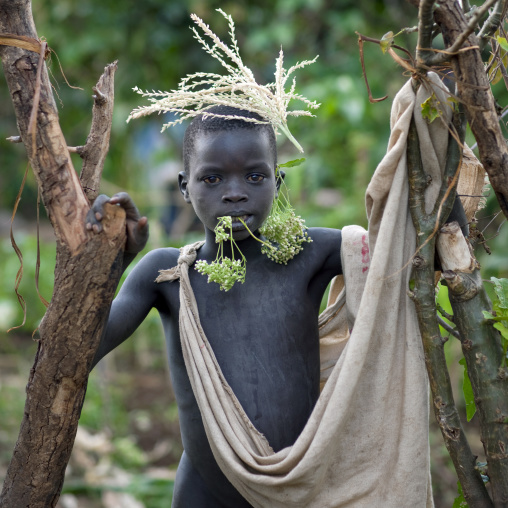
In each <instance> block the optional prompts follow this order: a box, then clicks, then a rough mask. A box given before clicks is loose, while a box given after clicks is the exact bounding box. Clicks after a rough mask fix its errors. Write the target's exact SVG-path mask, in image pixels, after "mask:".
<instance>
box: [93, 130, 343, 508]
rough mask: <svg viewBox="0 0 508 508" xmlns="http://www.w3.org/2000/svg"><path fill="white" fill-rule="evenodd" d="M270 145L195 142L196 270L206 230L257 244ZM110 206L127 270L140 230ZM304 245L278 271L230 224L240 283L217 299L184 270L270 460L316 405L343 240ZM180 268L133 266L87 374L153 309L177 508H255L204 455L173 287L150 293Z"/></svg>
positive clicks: (328, 235)
mask: <svg viewBox="0 0 508 508" xmlns="http://www.w3.org/2000/svg"><path fill="white" fill-rule="evenodd" d="M271 136H274V134H273V129H272V127H271V126H268V125H264V126H260V125H256V124H252V123H247V122H238V121H236V122H235V127H234V128H232V127H231V126H230V125H228V126H227V129H226V130H214V131H212V132H199V133H197V134H196V136H195V138H194V140H193V143H192V145H193V146H192V149H191V151H190V155H189V156H188V157H187V158H188V161H187V162H188V163H187V168H186V171H185V172H183V173H181V174H180V178H179V184H180V189H181V191H182V193H183V196H184V198H185V200H186V201H187V202H188V203H191V204H192V206H193V207H194V210H195V211H196V214H197V216H198V217H199V219H200V220H201V222H202V223H203V224H204V226H205V244H204V245H203V246H202V247H201V249H199V251H198V255H197V259H204V260H206V261H208V262H212V261H214V260H215V258H216V255H217V248H218V244H217V243H215V234H214V232H213V230H214V228H215V226H216V224H217V218H218V217H222V216H225V215H229V216H233V217H235V216H241V217H242V218H243V219H244V220H245V222H246V224H247V226H248V227H249V229H251V231H253V232H255V234H256V235H259V232H258V229H259V227H260V226H261V225H262V224H263V222H264V221H265V219H266V218H267V217H268V215H269V213H270V209H271V206H272V203H273V200H274V197H275V196H276V193H277V190H278V189H277V187H278V185H277V182H276V178H275V168H276V162H277V161H276V157H277V155H276V149H275V141H274V138H271ZM107 200H108V198H107V197H105V196H100V197H99V198H98V199H97V200H96V203H95V204H94V207H93V213H92V214H89V218H88V219H87V221H88V222H87V227H88V229H92V230H94V231H96V232H100V230H101V224H100V220H101V218H102V213H101V207H102V205H103V204H104V202H106V201H107ZM109 202H111V203H116V204H118V205H120V206H123V207H124V208H125V209H126V212H127V223H128V225H127V230H128V241H127V246H126V255H125V261H124V266H126V265H127V264H128V263H129V262H130V261H131V260H132V259H133V257H134V255H135V254H136V253H137V252H139V251H140V250H141V249H142V248H143V247H144V245H145V243H146V239H147V236H148V226H147V221H146V218H144V217H142V218H140V217H139V213H138V211H137V209H136V207H135V206H134V204H133V203H132V201H131V199H130V198H129V196H128V195H127V194H125V193H121V194H118V195H115V196H113V197H112V198H111V199H110V200H109ZM308 233H309V236H310V237H311V238H312V242H311V243H305V244H304V249H303V251H302V252H301V253H299V254H298V255H297V256H296V257H295V258H294V259H293V260H291V261H289V263H288V264H287V265H280V264H277V263H275V262H273V261H271V260H269V259H268V258H267V256H266V255H264V254H262V253H261V244H260V243H259V242H258V241H256V240H254V239H253V238H252V237H251V235H250V234H249V232H248V231H247V230H246V229H245V227H244V226H243V225H242V224H241V222H240V221H239V220H234V222H233V237H234V239H235V241H236V242H237V244H238V246H239V247H240V249H241V250H242V253H243V254H244V256H245V257H246V259H247V275H246V279H245V283H244V284H235V285H234V286H233V288H232V289H231V290H230V291H228V292H224V291H220V289H219V285H218V284H215V283H208V282H207V277H206V276H203V275H201V274H199V273H198V272H197V271H196V270H190V281H191V285H192V288H193V291H194V294H195V296H196V299H197V303H198V308H199V314H200V319H201V324H202V326H203V329H204V331H205V334H206V336H207V338H208V340H209V342H210V344H211V346H212V348H213V351H214V353H215V355H216V357H217V360H218V362H219V365H220V367H221V369H222V371H223V373H224V375H225V377H226V379H227V381H228V383H229V384H230V386H231V388H232V389H233V391H234V393H235V394H236V396H237V397H238V399H239V400H240V402H241V404H242V407H243V408H244V410H245V412H246V413H247V415H248V416H249V418H250V419H251V421H252V423H253V424H254V425H255V426H256V428H257V429H258V430H259V431H260V432H262V433H263V434H264V435H265V436H266V438H267V439H268V442H269V443H270V445H271V446H272V448H273V449H274V450H275V451H278V450H280V449H282V448H284V447H287V446H290V445H292V444H293V443H294V442H295V441H296V439H297V437H298V436H299V434H300V433H301V431H302V429H303V427H304V426H305V424H306V422H307V419H308V417H309V415H310V413H311V412H312V409H313V407H314V405H315V403H316V400H317V398H318V396H319V337H318V324H317V323H318V313H319V307H320V303H321V300H322V297H323V294H324V292H325V289H326V287H327V285H328V283H329V282H330V281H331V279H332V278H333V277H334V276H335V275H337V274H339V273H341V260H340V243H341V233H340V231H339V230H332V229H324V228H311V229H309V230H308ZM227 248H228V247H226V245H225V254H226V255H228V251H227ZM178 256H179V251H178V249H174V248H166V249H157V250H154V251H152V252H150V253H148V254H147V255H146V256H144V257H143V258H142V259H141V260H140V261H139V262H138V264H137V265H136V267H135V268H134V269H133V270H132V272H131V273H130V274H129V276H128V277H127V279H126V281H125V283H124V284H123V286H122V288H121V290H120V292H119V294H118V296H117V298H116V299H115V300H114V302H113V304H112V307H111V311H110V316H109V320H108V324H107V328H106V330H105V333H104V336H103V339H102V341H101V344H100V347H99V350H98V352H97V355H96V358H95V361H94V364H95V363H97V362H98V361H99V360H100V359H101V358H102V357H103V356H104V355H106V354H107V353H108V352H109V351H111V350H112V349H114V348H115V347H116V346H118V345H119V344H120V343H121V342H123V341H124V340H125V339H127V338H128V337H129V336H130V335H131V334H132V332H133V331H134V330H135V329H136V328H137V327H138V326H139V324H140V323H141V322H142V321H143V319H144V318H145V317H146V315H147V314H148V312H149V311H150V309H152V308H156V309H157V310H158V311H159V314H160V316H161V319H162V323H163V327H164V333H165V336H166V344H167V351H168V359H169V367H170V375H171V381H172V385H173V390H174V392H175V396H176V400H177V404H178V410H179V418H180V429H181V434H182V442H183V446H184V453H183V456H182V459H181V461H180V465H179V467H178V471H177V476H176V481H175V489H174V498H173V505H172V506H173V507H174V508H183V507H185V508H194V507H195V508H206V507H231V508H240V507H244V506H245V507H246V506H250V505H249V503H247V501H245V500H244V499H243V498H242V497H241V496H240V494H239V493H238V492H237V491H236V489H234V487H233V486H232V485H231V484H230V482H229V481H228V480H227V479H226V477H225V476H224V475H223V473H222V472H221V470H220V469H219V467H218V465H217V463H216V461H215V459H214V457H213V455H212V451H211V449H210V445H209V444H208V440H207V437H206V434H205V431H204V427H203V423H202V421H201V415H200V412H199V408H198V405H197V402H196V399H195V397H194V394H193V392H192V388H191V385H190V381H189V378H188V375H187V371H186V368H185V364H184V360H183V356H182V349H181V344H180V338H179V329H178V316H179V308H180V302H179V283H178V282H171V283H169V282H165V283H161V284H158V283H156V282H155V279H156V278H157V276H158V275H159V270H161V269H166V268H170V267H172V266H175V265H176V264H177V260H178Z"/></svg>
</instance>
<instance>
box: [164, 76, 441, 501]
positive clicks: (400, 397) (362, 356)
mask: <svg viewBox="0 0 508 508" xmlns="http://www.w3.org/2000/svg"><path fill="white" fill-rule="evenodd" d="M431 83H433V85H432V86H431ZM444 90H445V88H444V86H443V85H442V83H441V81H440V80H439V78H438V77H437V76H436V75H435V74H429V80H428V83H424V84H423V85H422V86H420V88H419V90H418V92H417V95H415V93H414V91H413V87H412V83H411V80H410V81H409V82H408V83H406V85H405V86H404V87H403V88H402V89H401V90H400V92H399V93H398V94H397V96H396V97H395V99H394V102H393V106H392V114H391V122H390V123H391V135H390V140H389V144H388V150H387V153H386V156H385V157H384V158H383V160H382V161H381V163H380V164H379V166H378V168H377V169H376V172H375V174H374V176H373V177H372V180H371V182H370V184H369V186H368V189H367V194H366V206H367V215H368V219H369V232H368V234H367V232H366V231H365V230H364V229H363V228H360V227H358V226H350V227H345V228H344V229H343V231H342V233H343V240H342V253H341V255H342V262H343V270H344V275H343V277H338V278H336V280H334V283H333V285H332V290H331V302H330V306H329V307H328V308H327V309H326V310H325V312H324V313H323V314H322V315H321V316H320V319H319V326H320V337H321V345H322V347H321V353H322V354H321V360H322V385H324V386H323V389H322V392H321V395H320V397H319V399H318V401H317V403H316V406H315V408H314V410H313V412H312V414H311V416H310V418H309V420H308V422H307V425H306V426H305V428H304V429H303V431H302V433H301V435H300V436H299V437H298V439H297V441H296V442H295V443H294V445H293V446H291V447H288V448H285V449H283V450H281V451H279V452H277V453H274V451H273V450H272V449H271V447H270V445H269V443H268V441H267V440H266V439H265V437H264V436H263V435H262V434H260V433H259V432H258V431H257V430H256V428H255V427H254V425H253V424H252V423H251V422H250V420H249V418H248V416H247V415H246V414H245V412H244V411H243V409H242V407H241V405H240V403H239V402H238V400H237V398H236V397H235V394H234V393H233V391H232V389H231V388H230V386H229V385H228V383H227V381H226V379H225V378H224V376H223V374H222V372H221V369H220V367H219V365H218V363H217V360H216V358H215V355H214V353H213V351H212V349H211V347H210V344H209V343H208V340H207V339H206V337H205V335H204V332H203V329H202V327H201V324H200V320H199V312H198V308H197V304H196V299H195V297H194V294H193V291H192V288H191V286H190V281H189V275H188V271H189V266H190V265H192V263H193V262H194V260H195V257H196V249H198V248H199V247H200V245H201V243H197V244H193V245H191V246H187V247H184V248H183V249H182V253H181V256H180V259H179V260H178V265H177V266H176V267H174V268H172V269H169V270H161V272H160V276H159V277H158V279H157V281H158V282H163V281H167V280H176V279H178V278H179V279H180V336H181V342H182V350H183V355H184V359H185V364H186V367H187V372H188V375H189V377H190V380H191V384H192V388H193V391H194V395H195V397H196V400H197V402H198V405H199V408H200V411H201V415H202V419H203V424H204V427H205V431H206V434H207V437H208V440H209V442H210V446H211V448H212V451H213V454H214V457H215V459H216V461H217V463H218V464H219V466H220V467H221V469H222V471H223V472H224V474H225V475H226V476H227V478H228V479H229V480H230V481H231V483H232V484H233V485H234V486H235V487H236V489H237V490H238V491H239V492H240V493H241V494H242V495H243V496H244V497H245V498H246V499H247V500H248V501H249V502H250V503H251V504H252V505H253V506H255V507H260V508H261V507H268V506H269V507H273V508H276V507H281V508H282V507H284V508H286V507H302V508H303V507H305V508H309V507H313V508H326V507H345V506H347V507H353V506H354V507H369V508H370V507H372V506H380V507H392V506H393V507H396V506H397V507H398V506H411V507H431V506H433V502H432V491H431V485H430V473H429V471H430V469H429V462H430V460H429V443H428V382H427V374H426V370H425V364H424V355H423V349H422V345H421V339H420V334H419V331H418V324H417V319H416V314H415V309H414V305H413V303H412V302H411V301H410V300H409V298H408V296H407V289H408V280H409V275H410V263H409V265H408V266H406V264H407V263H408V261H409V260H410V258H411V256H412V255H413V254H414V251H415V231H414V227H413V224H412V221H411V217H410V213H409V208H408V182H407V167H406V140H407V133H408V130H409V125H410V122H411V118H412V117H413V115H414V118H415V122H416V125H417V129H418V135H419V138H420V145H421V147H420V148H421V153H422V157H423V164H424V168H425V171H426V172H427V174H429V175H431V177H432V181H431V183H430V185H429V187H428V189H427V191H426V206H427V209H428V210H430V209H431V208H432V207H433V204H434V201H435V199H436V196H437V192H438V190H439V187H440V184H441V173H442V170H443V169H444V165H445V159H446V148H447V142H448V129H447V124H448V122H449V119H450V117H451V109H450V107H449V106H448V105H447V101H446V93H445V91H444ZM432 93H434V94H435V97H436V99H437V100H438V101H439V102H440V104H441V108H442V110H443V112H442V116H441V118H439V119H438V120H436V121H434V122H433V123H431V124H428V122H427V121H426V120H425V119H423V118H422V116H421V108H420V104H421V103H423V102H424V100H425V99H427V98H428V97H429V96H430V95H431V94H432ZM369 253H370V254H369ZM342 284H344V285H345V288H346V290H345V291H344V289H342V290H340V288H341V285H342ZM349 330H351V333H350V334H349ZM337 358H338V360H337ZM325 381H326V383H325Z"/></svg>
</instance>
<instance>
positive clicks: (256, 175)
mask: <svg viewBox="0 0 508 508" xmlns="http://www.w3.org/2000/svg"><path fill="white" fill-rule="evenodd" d="M264 179H265V177H264V176H263V175H260V174H259V173H253V174H252V175H249V176H248V177H247V181H249V182H261V181H263V180H264Z"/></svg>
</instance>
